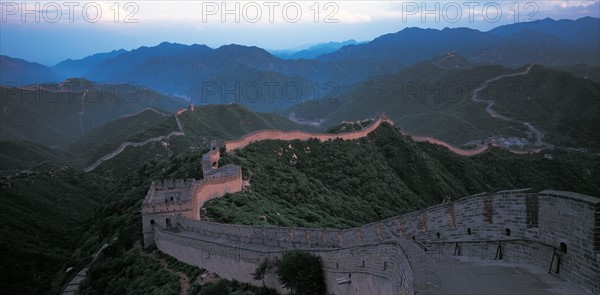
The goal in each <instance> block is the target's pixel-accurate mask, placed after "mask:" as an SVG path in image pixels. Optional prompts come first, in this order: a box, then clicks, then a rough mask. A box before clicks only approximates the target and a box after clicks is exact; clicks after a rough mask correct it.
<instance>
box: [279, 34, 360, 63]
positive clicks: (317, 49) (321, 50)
mask: <svg viewBox="0 0 600 295" xmlns="http://www.w3.org/2000/svg"><path fill="white" fill-rule="evenodd" d="M360 43H364V42H357V41H356V40H354V39H350V40H346V41H343V42H327V43H321V44H316V45H312V46H310V47H308V48H305V49H301V50H268V51H269V52H270V53H271V54H273V55H274V56H276V57H279V58H283V59H301V58H303V59H313V58H316V57H318V56H320V55H323V54H325V53H330V52H334V51H336V50H338V49H340V48H342V47H343V46H346V45H353V44H360Z"/></svg>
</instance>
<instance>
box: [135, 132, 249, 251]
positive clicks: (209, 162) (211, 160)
mask: <svg viewBox="0 0 600 295" xmlns="http://www.w3.org/2000/svg"><path fill="white" fill-rule="evenodd" d="M221 145H222V144H219V141H218V140H211V144H210V149H209V151H208V152H207V153H205V154H203V155H202V160H201V166H202V173H203V174H204V178H203V179H202V180H196V179H193V178H189V179H176V180H164V181H154V182H152V185H151V186H150V189H149V190H148V193H147V194H146V197H145V198H144V201H143V202H142V229H143V234H144V246H145V247H148V246H150V245H152V244H154V227H156V226H158V227H160V228H163V229H173V228H178V227H179V224H180V221H181V220H182V219H190V220H200V208H201V207H202V206H203V204H204V202H206V201H208V200H211V199H214V198H220V197H222V196H224V195H225V194H226V193H236V192H239V191H241V190H242V169H241V167H240V166H237V165H233V164H228V165H225V166H223V167H218V166H219V158H220V156H221V153H220V151H219V146H221Z"/></svg>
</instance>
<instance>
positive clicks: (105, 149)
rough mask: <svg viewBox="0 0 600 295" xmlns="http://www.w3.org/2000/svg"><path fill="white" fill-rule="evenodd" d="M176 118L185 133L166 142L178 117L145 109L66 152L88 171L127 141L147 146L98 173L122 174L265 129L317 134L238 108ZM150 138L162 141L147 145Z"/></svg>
mask: <svg viewBox="0 0 600 295" xmlns="http://www.w3.org/2000/svg"><path fill="white" fill-rule="evenodd" d="M178 113H179V115H178V116H177V117H178V119H179V122H180V124H181V127H182V129H183V134H179V135H176V136H171V137H166V136H167V135H169V134H170V133H172V132H174V131H180V129H179V126H178V124H177V121H176V120H175V117H174V115H173V114H168V115H166V114H162V113H158V112H155V111H151V110H146V111H144V112H141V113H139V114H137V115H134V116H128V117H124V118H119V119H116V120H114V121H111V122H108V123H106V124H104V125H103V126H101V127H99V128H96V129H94V130H92V131H90V132H89V133H87V134H86V135H84V136H83V137H82V138H81V139H79V140H77V141H76V142H74V143H73V144H71V145H70V146H69V147H68V148H67V150H68V151H69V152H71V153H72V154H74V155H79V157H78V159H79V160H80V162H81V164H82V166H83V167H88V166H90V165H92V164H93V163H95V162H96V161H97V160H98V159H100V158H102V157H103V156H105V155H107V154H110V153H112V152H114V151H115V150H117V148H119V146H121V145H122V144H123V143H125V142H130V143H140V142H146V144H144V145H141V146H136V147H133V146H128V147H126V148H125V149H124V150H122V151H121V152H120V153H118V154H116V155H114V157H111V158H110V159H108V160H106V161H102V162H101V163H99V165H98V166H97V167H98V170H108V171H111V173H112V174H116V175H124V174H126V173H128V172H130V171H132V169H137V168H138V167H140V166H142V165H144V163H146V162H148V161H151V160H156V161H158V160H160V159H164V158H168V157H172V156H175V155H178V154H181V153H184V152H187V151H190V150H192V151H201V150H203V149H206V148H208V147H209V144H210V140H211V139H215V138H219V139H234V138H238V137H241V136H242V135H245V134H247V133H250V132H253V131H256V130H261V129H281V130H308V131H315V130H316V129H315V128H312V127H309V126H302V125H298V124H296V123H294V122H291V121H290V120H288V119H287V118H284V117H281V116H278V115H274V114H271V113H257V112H253V111H251V110H249V109H248V108H246V107H244V106H241V105H237V104H232V105H207V106H197V107H189V108H188V109H186V110H185V111H180V112H178ZM151 138H157V139H160V140H154V141H149V139H151ZM94 171H97V170H94Z"/></svg>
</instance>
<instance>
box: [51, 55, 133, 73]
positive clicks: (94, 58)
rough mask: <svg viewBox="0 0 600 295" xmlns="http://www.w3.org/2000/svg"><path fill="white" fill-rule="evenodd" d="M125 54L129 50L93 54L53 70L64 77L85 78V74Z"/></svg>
mask: <svg viewBox="0 0 600 295" xmlns="http://www.w3.org/2000/svg"><path fill="white" fill-rule="evenodd" d="M125 52H127V50H125V49H119V50H113V51H111V52H106V53H97V54H93V55H90V56H87V57H84V58H82V59H76V60H72V59H67V60H64V61H61V62H60V63H58V64H57V65H55V66H53V67H52V69H53V70H54V71H55V72H56V73H58V74H59V75H61V76H62V77H68V78H72V77H83V75H84V74H85V73H87V72H89V71H90V70H91V69H93V68H94V67H95V66H97V65H99V64H101V63H102V62H104V61H105V60H107V59H109V58H113V57H116V56H117V55H119V54H123V53H125Z"/></svg>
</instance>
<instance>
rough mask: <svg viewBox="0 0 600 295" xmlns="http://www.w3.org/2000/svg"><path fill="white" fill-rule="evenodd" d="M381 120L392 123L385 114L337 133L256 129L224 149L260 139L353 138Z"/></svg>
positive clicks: (234, 147)
mask: <svg viewBox="0 0 600 295" xmlns="http://www.w3.org/2000/svg"><path fill="white" fill-rule="evenodd" d="M382 122H388V123H390V124H393V123H392V122H391V121H390V120H388V119H387V118H386V117H385V116H378V117H377V119H376V120H375V121H374V122H373V123H372V124H371V125H369V126H367V127H365V128H363V129H361V130H357V131H352V132H346V133H339V134H325V133H312V132H305V131H298V130H293V131H283V130H277V129H271V130H269V129H266V130H258V131H254V132H252V133H249V134H247V135H244V136H243V137H241V138H239V139H236V140H229V141H226V142H225V149H226V150H227V151H232V150H236V149H241V148H244V147H245V146H247V145H249V144H251V143H253V142H257V141H261V140H309V139H317V140H319V141H327V140H335V139H341V140H353V139H358V138H361V137H365V136H367V135H368V134H369V133H371V132H372V131H373V130H375V129H377V127H379V125H381V123H382Z"/></svg>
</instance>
